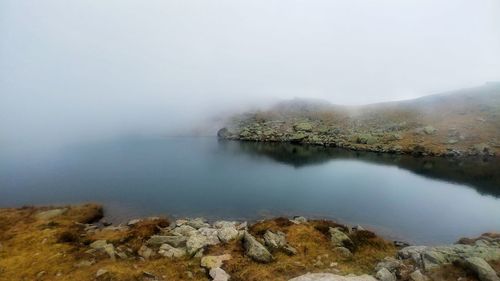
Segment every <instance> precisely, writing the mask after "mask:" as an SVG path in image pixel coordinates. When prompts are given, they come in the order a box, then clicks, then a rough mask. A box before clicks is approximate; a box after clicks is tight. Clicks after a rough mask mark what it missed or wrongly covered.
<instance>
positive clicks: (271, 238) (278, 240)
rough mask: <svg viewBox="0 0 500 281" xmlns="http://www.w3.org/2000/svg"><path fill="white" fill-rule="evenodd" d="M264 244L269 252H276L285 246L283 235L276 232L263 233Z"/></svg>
mask: <svg viewBox="0 0 500 281" xmlns="http://www.w3.org/2000/svg"><path fill="white" fill-rule="evenodd" d="M264 242H265V244H266V246H267V247H268V248H269V249H271V250H277V249H280V248H283V247H284V246H285V245H286V236H285V233H283V232H281V231H278V232H276V233H274V232H272V231H270V230H267V231H266V233H264Z"/></svg>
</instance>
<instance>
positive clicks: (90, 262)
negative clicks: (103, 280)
mask: <svg viewBox="0 0 500 281" xmlns="http://www.w3.org/2000/svg"><path fill="white" fill-rule="evenodd" d="M94 263H95V261H93V260H90V261H87V260H85V261H80V262H77V263H75V264H74V265H73V266H74V267H89V266H91V265H93V264H94Z"/></svg>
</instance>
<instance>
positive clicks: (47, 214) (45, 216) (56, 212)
mask: <svg viewBox="0 0 500 281" xmlns="http://www.w3.org/2000/svg"><path fill="white" fill-rule="evenodd" d="M67 210H68V209H66V208H64V209H52V210H48V211H44V212H40V213H38V214H37V215H36V217H37V219H41V220H50V219H52V218H55V217H57V216H60V215H62V214H64V213H66V211H67Z"/></svg>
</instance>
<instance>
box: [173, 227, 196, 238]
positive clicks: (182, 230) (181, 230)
mask: <svg viewBox="0 0 500 281" xmlns="http://www.w3.org/2000/svg"><path fill="white" fill-rule="evenodd" d="M195 232H196V228H194V227H192V226H189V225H185V224H183V225H181V226H178V227H175V228H174V229H172V230H171V231H170V233H171V234H173V235H178V236H191V235H192V234H193V233H195Z"/></svg>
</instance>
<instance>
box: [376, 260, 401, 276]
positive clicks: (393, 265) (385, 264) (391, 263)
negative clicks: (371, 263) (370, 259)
mask: <svg viewBox="0 0 500 281" xmlns="http://www.w3.org/2000/svg"><path fill="white" fill-rule="evenodd" d="M401 266H402V262H401V261H400V260H397V259H395V258H393V257H385V258H384V260H383V261H381V262H379V263H377V265H376V266H375V271H380V270H381V269H383V268H386V269H387V270H389V271H390V272H395V271H396V270H397V269H398V268H400V267H401Z"/></svg>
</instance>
